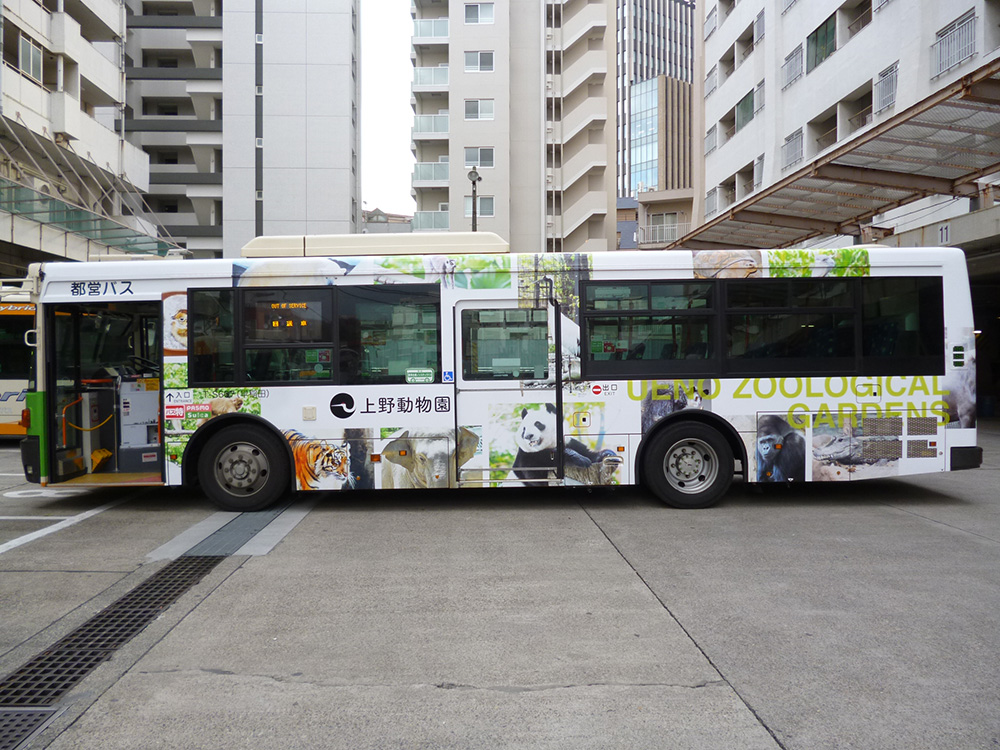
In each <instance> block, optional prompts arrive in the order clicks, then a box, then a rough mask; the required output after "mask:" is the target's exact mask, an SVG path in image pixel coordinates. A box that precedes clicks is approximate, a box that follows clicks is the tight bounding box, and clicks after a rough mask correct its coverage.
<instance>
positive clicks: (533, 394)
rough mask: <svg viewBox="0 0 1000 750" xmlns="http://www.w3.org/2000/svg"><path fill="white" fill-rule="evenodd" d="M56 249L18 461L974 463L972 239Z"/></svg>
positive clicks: (697, 478)
mask: <svg viewBox="0 0 1000 750" xmlns="http://www.w3.org/2000/svg"><path fill="white" fill-rule="evenodd" d="M243 256H244V257H241V258H239V259H219V260H161V261H147V262H137V261H123V262H101V263H82V264H79V263H77V264H70V263H46V264H41V265H36V266H32V268H31V270H30V273H29V278H28V279H27V280H26V281H25V286H26V287H27V288H28V289H29V290H30V291H31V292H32V298H33V300H34V301H35V302H36V304H37V313H38V314H37V321H38V330H37V339H38V381H37V382H38V386H37V389H35V390H34V391H33V392H31V393H30V394H29V397H28V403H29V407H30V423H31V424H30V427H29V435H28V437H27V438H26V439H25V441H24V442H23V443H22V447H23V449H22V457H23V462H24V467H25V472H26V476H27V477H28V478H29V480H31V481H35V482H41V483H42V484H55V483H73V482H86V483H90V484H102V485H120V484H133V485H167V486H188V487H190V486H197V485H200V486H201V488H203V490H204V491H205V492H206V493H207V495H208V496H209V497H210V498H211V499H212V500H214V501H215V502H216V503H217V504H218V505H220V506H221V507H223V508H226V509H230V510H254V509H260V508H264V507H267V506H269V505H271V504H273V503H274V502H275V501H276V500H277V499H278V498H280V497H282V496H284V495H286V494H287V493H290V492H292V491H310V490H350V489H385V488H446V487H459V488H460V487H484V486H490V487H494V486H537V485H570V484H581V485H609V484H623V485H627V484H641V485H644V486H646V487H648V488H649V489H650V490H651V491H652V492H653V493H655V494H656V495H657V496H659V497H660V498H661V499H662V500H663V501H665V502H666V503H667V504H669V505H671V506H675V507H679V508H701V507H707V506H709V505H712V504H713V503H715V502H717V501H718V500H719V499H720V498H721V497H722V496H723V495H724V494H725V493H726V491H727V490H728V488H729V487H730V484H731V482H732V480H733V478H734V476H741V477H742V478H743V479H744V480H745V481H746V482H796V483H798V482H809V481H853V480H857V479H864V478H868V477H892V476H902V475H913V474H921V473H925V472H941V471H950V470H955V469H964V468H972V467H976V466H979V465H980V463H981V457H982V452H981V450H980V449H979V448H978V447H977V446H976V411H975V390H974V388H975V348H974V347H975V343H974V333H973V322H972V307H971V301H970V295H969V283H968V278H967V273H966V267H965V259H964V256H963V254H962V252H961V251H960V250H955V249H948V248H917V249H908V250H899V249H888V248H880V247H849V248H844V249H837V250H704V251H670V252H607V253H594V254H534V255H518V254H512V253H510V252H509V251H508V248H507V246H506V244H505V243H504V242H503V241H502V240H500V239H499V238H497V237H495V236H493V235H489V234H486V233H478V234H458V233H456V234H447V235H431V234H417V235H410V236H400V235H390V236H385V235H382V236H369V235H363V236H350V237H343V236H341V237H302V236H299V237H281V238H258V239H256V240H254V241H252V242H251V243H249V244H248V245H247V247H246V248H245V249H244V254H243Z"/></svg>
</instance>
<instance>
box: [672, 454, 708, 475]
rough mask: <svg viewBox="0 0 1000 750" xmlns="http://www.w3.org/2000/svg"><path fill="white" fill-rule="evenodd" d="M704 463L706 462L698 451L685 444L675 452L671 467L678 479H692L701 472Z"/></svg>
mask: <svg viewBox="0 0 1000 750" xmlns="http://www.w3.org/2000/svg"><path fill="white" fill-rule="evenodd" d="M704 465H705V462H704V461H703V460H702V457H701V455H700V454H699V453H698V452H697V451H694V450H692V449H691V447H690V446H684V447H682V448H681V449H680V450H679V451H677V452H676V453H675V454H674V456H673V461H672V462H671V469H672V470H673V474H674V476H676V477H677V478H678V479H684V480H690V479H691V478H692V477H697V476H698V475H700V474H701V472H702V468H703V467H704Z"/></svg>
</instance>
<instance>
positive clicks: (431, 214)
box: [411, 211, 450, 232]
mask: <svg viewBox="0 0 1000 750" xmlns="http://www.w3.org/2000/svg"><path fill="white" fill-rule="evenodd" d="M411 226H412V227H413V231H414V232H434V231H438V232H440V231H442V230H444V231H447V230H448V229H449V228H450V222H449V220H448V212H447V211H416V212H414V214H413V224H412V225H411Z"/></svg>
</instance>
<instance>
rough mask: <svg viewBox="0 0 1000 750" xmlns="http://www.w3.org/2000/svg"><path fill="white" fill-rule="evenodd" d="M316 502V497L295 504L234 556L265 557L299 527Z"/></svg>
mask: <svg viewBox="0 0 1000 750" xmlns="http://www.w3.org/2000/svg"><path fill="white" fill-rule="evenodd" d="M312 494H313V495H317V494H318V493H316V492H314V493H312ZM318 500H319V498H318V497H312V498H308V499H306V500H303V501H301V502H298V503H295V505H293V506H292V507H290V508H288V510H286V511H285V512H284V513H282V514H281V515H280V516H278V517H277V518H275V519H274V520H273V521H271V523H269V524H268V525H267V526H265V527H264V528H263V529H261V531H260V533H258V534H257V535H256V536H254V538H253V539H251V540H250V541H249V542H247V543H246V544H244V545H243V546H242V547H240V548H239V549H238V550H236V552H235V553H234V554H236V555H266V554H267V553H268V552H270V551H271V550H273V549H274V548H275V547H276V546H277V545H278V542H280V541H281V540H282V539H284V538H285V537H286V536H288V534H289V532H291V530H292V529H294V528H295V527H296V526H298V525H299V521H301V520H302V519H303V518H305V517H306V516H307V515H308V514H309V511H311V510H312V509H313V506H315V505H316V502H317V501H318Z"/></svg>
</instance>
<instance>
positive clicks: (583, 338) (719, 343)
mask: <svg viewBox="0 0 1000 750" xmlns="http://www.w3.org/2000/svg"><path fill="white" fill-rule="evenodd" d="M893 281H896V282H906V281H911V282H913V285H914V287H915V293H916V294H918V295H925V298H924V299H921V300H920V301H919V303H918V305H917V307H915V308H914V309H915V310H917V311H918V312H919V313H920V321H919V323H920V325H919V329H918V330H917V331H916V332H917V333H918V336H919V337H920V338H921V341H920V345H927V346H928V349H929V350H930V351H929V352H928V353H920V352H919V348H920V347H919V346H918V347H917V348H918V351H917V353H912V354H897V353H896V352H895V351H893V352H892V353H886V354H875V353H866V352H867V351H871V346H872V344H871V342H870V340H869V338H868V337H869V335H870V330H871V328H872V325H873V322H878V321H881V320H882V318H883V314H882V313H877V314H868V317H866V314H867V313H866V308H865V299H866V291H869V290H871V289H872V288H873V287H874V285H877V284H885V285H888V284H889V283H890V282H893ZM762 282H763V283H764V284H766V283H768V282H788V289H789V290H791V289H794V287H795V285H796V284H799V285H803V286H804V285H805V284H806V283H809V282H812V283H820V284H822V283H827V282H837V283H844V284H847V285H848V294H849V295H850V302H849V303H843V304H837V305H829V306H816V305H807V304H798V305H795V304H791V302H792V299H791V297H790V296H788V297H786V300H787V301H786V303H785V304H781V305H769V306H756V307H738V306H734V305H733V304H732V297H733V293H734V292H735V291H736V290H737V289H738V288H739V285H740V284H753V285H756V284H761V283H762ZM923 282H927V283H923ZM690 283H698V284H711V285H712V289H713V291H712V294H711V304H710V305H709V306H708V307H702V308H692V309H683V310H673V309H669V310H661V309H655V308H654V307H653V306H652V287H654V286H655V285H658V284H690ZM626 285H646V287H647V297H646V300H647V303H646V306H645V307H640V308H634V309H615V310H600V311H598V310H593V309H589V308H588V295H589V293H590V292H589V290H591V289H593V288H596V287H602V286H604V287H615V286H626ZM753 288H754V289H756V287H753ZM789 295H790V292H789ZM903 296H904V295H898V296H897V297H892V296H890V297H879V299H880V301H881V300H884V299H890V300H891V299H894V298H898V299H902V298H903ZM944 300H945V297H944V279H943V277H942V276H939V275H934V274H931V275H918V274H909V275H897V276H863V277H836V276H832V277H831V276H826V277H811V276H810V277H792V278H783V277H769V278H751V279H700V278H695V279H690V278H688V279H624V278H623V279H614V280H608V281H585V282H582V283H581V285H580V352H581V363H580V364H581V379H582V380H592V379H598V378H600V379H615V380H627V379H635V378H649V377H651V376H652V377H661V378H671V377H683V378H689V377H710V378H734V377H740V376H746V377H763V376H775V377H823V376H834V377H836V376H943V375H944V374H945V355H946V347H945V335H944ZM768 314H775V315H788V316H796V315H801V316H805V315H810V314H817V315H831V316H836V315H841V316H846V319H849V320H850V321H851V326H850V328H851V332H850V340H851V352H850V353H848V354H844V355H835V354H834V355H830V356H816V355H815V353H808V354H802V355H801V356H793V357H776V356H769V357H761V358H759V359H758V358H752V357H730V356H729V353H728V351H726V350H725V349H724V343H725V341H726V338H727V334H728V332H729V330H730V329H729V319H730V318H731V317H735V316H737V315H768ZM690 315H701V316H706V315H707V316H709V317H710V318H711V320H712V322H711V325H710V327H709V329H708V353H707V354H708V356H706V357H705V358H704V359H694V360H685V359H653V360H642V359H629V358H628V356H623V357H622V358H621V359H616V360H593V359H591V358H590V355H591V353H592V349H591V346H592V342H591V326H590V322H591V321H592V320H594V319H599V318H610V317H612V316H613V317H616V318H619V319H622V318H640V317H645V318H651V317H660V318H667V317H672V318H683V317H684V316H690ZM832 330H836V328H832ZM911 333H912V332H911ZM894 340H895V341H896V344H895V345H896V346H899V339H894ZM841 343H842V342H841ZM623 353H624V352H623Z"/></svg>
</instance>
